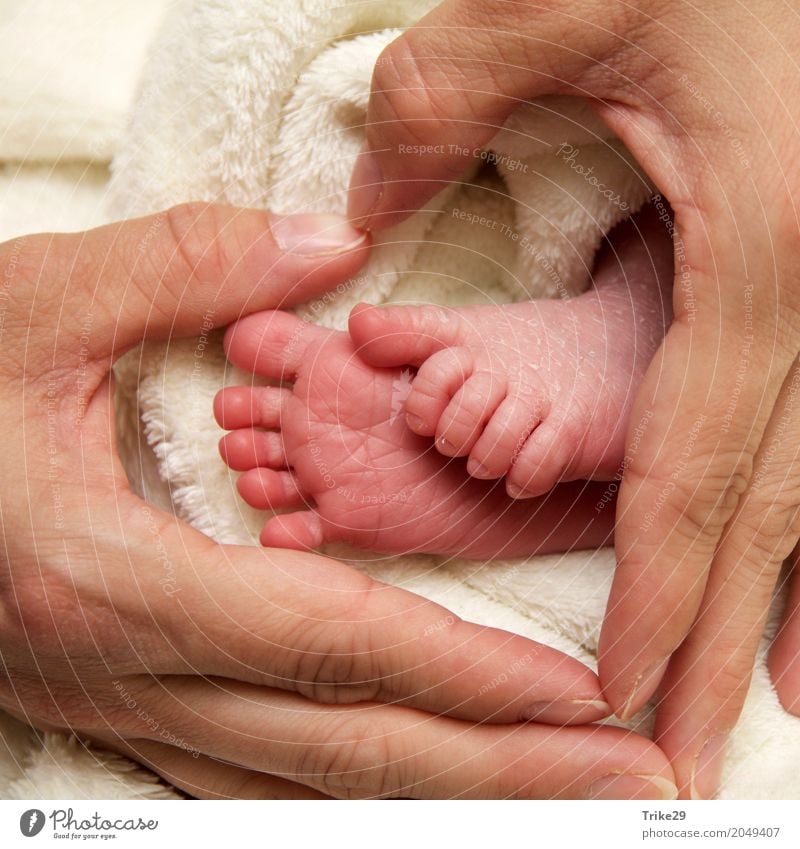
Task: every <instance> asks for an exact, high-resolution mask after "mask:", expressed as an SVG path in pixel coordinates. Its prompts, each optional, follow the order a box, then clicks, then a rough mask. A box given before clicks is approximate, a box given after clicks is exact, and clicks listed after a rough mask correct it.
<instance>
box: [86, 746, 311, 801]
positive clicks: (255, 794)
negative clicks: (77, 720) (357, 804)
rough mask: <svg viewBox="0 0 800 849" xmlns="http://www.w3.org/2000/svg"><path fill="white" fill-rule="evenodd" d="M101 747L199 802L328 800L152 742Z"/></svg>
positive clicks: (302, 788) (289, 783)
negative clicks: (141, 767) (124, 758)
mask: <svg viewBox="0 0 800 849" xmlns="http://www.w3.org/2000/svg"><path fill="white" fill-rule="evenodd" d="M101 745H103V746H104V747H105V748H108V749H112V750H113V751H115V752H119V754H121V755H125V756H126V757H128V758H131V759H132V760H134V761H137V762H138V763H140V764H142V766H145V767H147V769H150V770H152V771H153V772H155V773H156V774H157V775H160V776H161V777H162V778H163V779H164V780H165V781H166V782H168V783H169V784H171V785H172V786H173V787H177V788H178V789H179V790H182V791H183V792H184V793H186V794H187V795H189V796H193V797H194V798H195V799H325V798H328V797H326V796H325V795H324V794H323V793H320V792H318V791H316V790H312V789H311V788H310V787H307V786H306V785H304V784H298V783H297V782H293V781H287V780H286V779H284V778H276V777H275V776H273V775H268V774H266V773H264V772H260V771H256V770H254V769H242V768H241V767H238V766H235V765H233V764H228V763H224V762H223V761H220V760H216V759H215V758H210V757H207V756H206V755H201V754H200V752H198V751H196V750H192V751H187V750H186V749H181V748H179V747H177V746H174V745H168V744H166V743H153V742H151V741H149V740H122V739H120V738H116V739H111V740H107V739H101Z"/></svg>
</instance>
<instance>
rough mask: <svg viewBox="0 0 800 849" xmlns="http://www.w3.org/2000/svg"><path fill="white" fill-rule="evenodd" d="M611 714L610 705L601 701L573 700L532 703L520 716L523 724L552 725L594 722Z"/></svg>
mask: <svg viewBox="0 0 800 849" xmlns="http://www.w3.org/2000/svg"><path fill="white" fill-rule="evenodd" d="M610 713H611V705H609V704H607V703H606V702H604V701H603V700H602V699H575V700H572V701H567V702H534V704H532V705H530V706H529V707H528V708H527V709H526V710H525V711H524V712H523V714H522V721H523V722H547V723H548V724H552V725H568V724H570V723H586V722H596V721H597V720H598V719H602V718H603V717H604V716H609V715H610Z"/></svg>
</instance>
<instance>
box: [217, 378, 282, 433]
mask: <svg viewBox="0 0 800 849" xmlns="http://www.w3.org/2000/svg"><path fill="white" fill-rule="evenodd" d="M291 394H292V393H291V391H290V390H288V389H281V388H279V387H275V386H230V387H228V388H226V389H221V390H220V391H219V392H218V393H217V395H216V397H215V398H214V418H215V419H216V420H217V424H218V425H219V426H220V427H222V428H225V430H237V429H238V428H242V427H266V428H269V427H280V423H281V412H282V410H283V409H284V406H285V404H286V402H287V401H288V400H289V398H290V397H291Z"/></svg>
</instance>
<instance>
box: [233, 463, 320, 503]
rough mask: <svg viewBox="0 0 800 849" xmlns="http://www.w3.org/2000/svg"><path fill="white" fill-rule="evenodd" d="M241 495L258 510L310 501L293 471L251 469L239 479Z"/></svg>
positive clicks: (237, 486)
mask: <svg viewBox="0 0 800 849" xmlns="http://www.w3.org/2000/svg"><path fill="white" fill-rule="evenodd" d="M236 489H237V490H238V491H239V495H241V496H242V498H243V499H244V500H245V501H246V502H247V503H248V504H249V505H250V506H251V507H254V508H255V509H256V510H283V509H284V508H287V507H299V506H301V505H303V504H307V503H308V499H309V495H308V493H307V492H305V491H304V490H303V488H302V487H301V486H300V483H299V481H298V480H297V478H296V477H295V476H294V475H293V474H292V473H291V472H276V471H273V470H272V469H250V471H249V472H245V473H244V474H243V475H242V476H241V477H240V478H239V480H238V481H236Z"/></svg>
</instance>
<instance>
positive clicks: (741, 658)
mask: <svg viewBox="0 0 800 849" xmlns="http://www.w3.org/2000/svg"><path fill="white" fill-rule="evenodd" d="M714 651H715V656H717V657H719V658H725V660H724V661H723V662H722V663H721V664H720V665H719V666H717V667H715V668H714V670H713V671H711V672H710V676H709V677H708V679H704V680H707V681H708V685H707V686H708V689H709V697H710V700H713V702H714V704H716V706H717V707H716V713H717V717H718V718H722V716H724V715H725V714H728V713H731V712H733V713H734V714H735V715H734V717H733V720H732V721H733V722H735V721H736V719H737V718H738V714H739V710H740V709H741V704H742V700H743V699H744V696H745V694H746V692H747V687H748V685H749V683H750V676H751V675H752V673H753V661H754V652H753V651H746V650H743V645H742V638H741V637H739V638H733V639H725V640H720V641H717V643H716V645H715V648H714Z"/></svg>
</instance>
